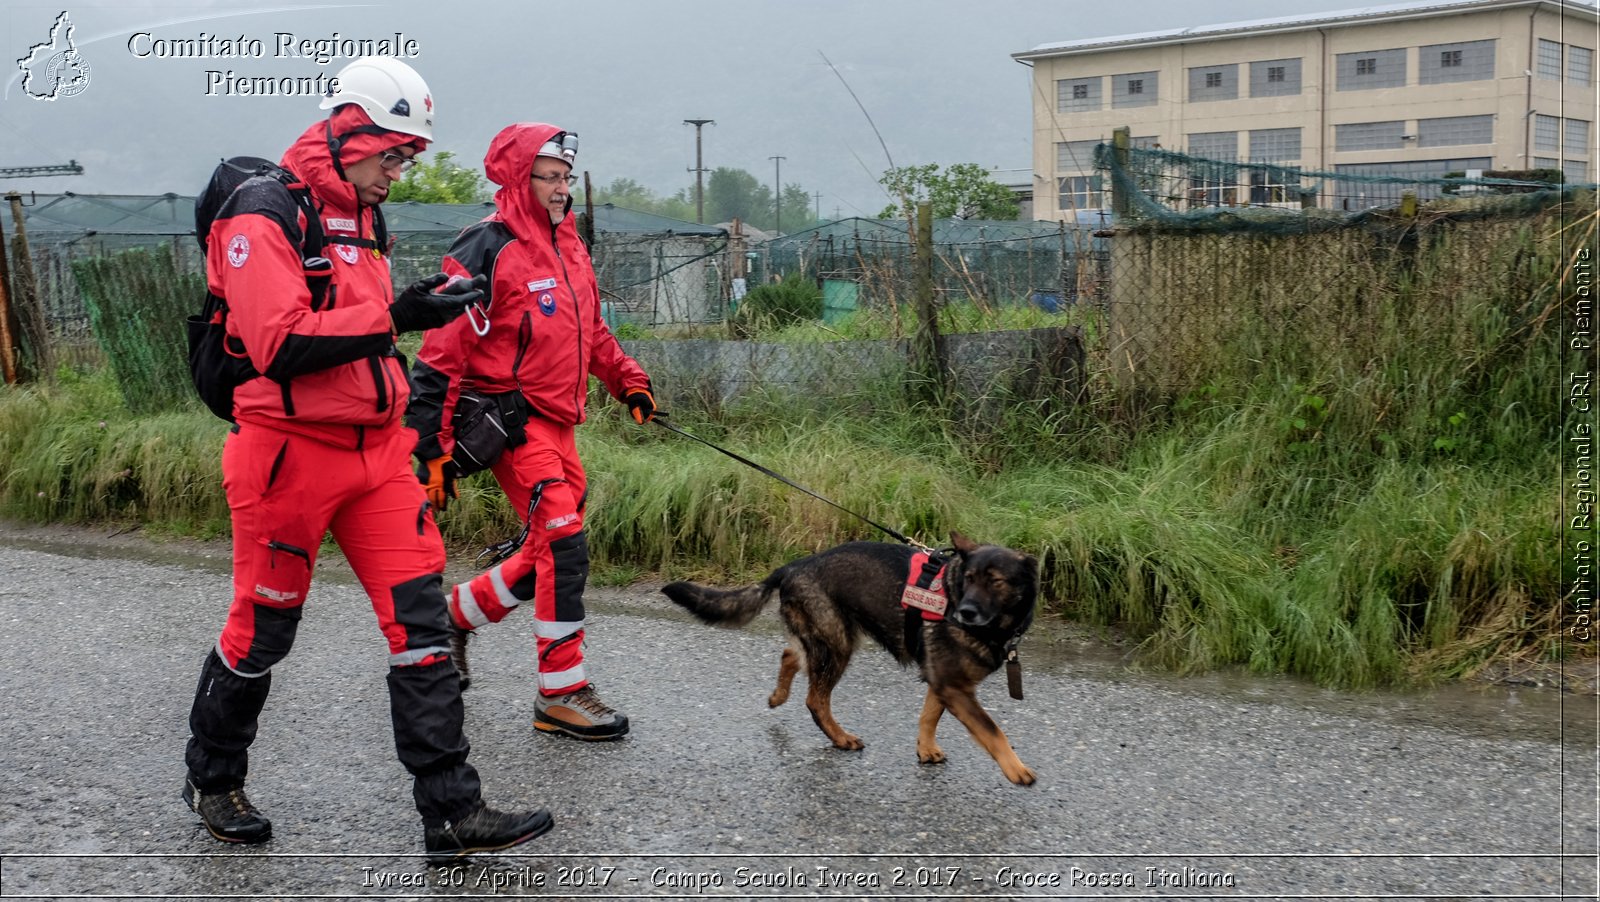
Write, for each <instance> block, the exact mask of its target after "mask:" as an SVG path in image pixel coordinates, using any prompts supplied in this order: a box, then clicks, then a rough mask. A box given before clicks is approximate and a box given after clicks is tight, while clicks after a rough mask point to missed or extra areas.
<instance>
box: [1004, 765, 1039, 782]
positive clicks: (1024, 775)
mask: <svg viewBox="0 0 1600 902" xmlns="http://www.w3.org/2000/svg"><path fill="white" fill-rule="evenodd" d="M1006 779H1007V780H1010V781H1011V782H1013V783H1015V784H1017V785H1018V786H1032V785H1033V781H1034V780H1035V779H1037V778H1036V777H1034V775H1033V769H1032V768H1030V767H1027V766H1026V765H1023V766H1020V767H1018V768H1017V769H1016V770H1015V771H1009V770H1008V771H1006Z"/></svg>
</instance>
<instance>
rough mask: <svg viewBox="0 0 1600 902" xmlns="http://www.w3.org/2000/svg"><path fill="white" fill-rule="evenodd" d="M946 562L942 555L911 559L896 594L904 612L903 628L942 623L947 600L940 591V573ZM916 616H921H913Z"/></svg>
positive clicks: (918, 554) (920, 555)
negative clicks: (904, 585) (925, 622)
mask: <svg viewBox="0 0 1600 902" xmlns="http://www.w3.org/2000/svg"><path fill="white" fill-rule="evenodd" d="M947 563H949V560H948V559H947V558H946V557H945V556H944V555H942V554H929V553H927V552H925V551H918V552H915V553H913V554H912V555H911V570H910V572H909V573H907V574H906V587H905V589H904V590H903V591H902V592H901V593H900V606H901V607H903V608H905V609H906V620H907V621H908V623H907V627H908V628H910V627H911V626H915V625H917V624H916V623H915V621H917V620H943V619H944V611H945V608H946V607H948V606H949V605H950V597H949V596H948V595H946V594H945V591H944V571H945V565H946V564H947ZM917 614H920V615H921V616H920V617H919V616H915V615H917Z"/></svg>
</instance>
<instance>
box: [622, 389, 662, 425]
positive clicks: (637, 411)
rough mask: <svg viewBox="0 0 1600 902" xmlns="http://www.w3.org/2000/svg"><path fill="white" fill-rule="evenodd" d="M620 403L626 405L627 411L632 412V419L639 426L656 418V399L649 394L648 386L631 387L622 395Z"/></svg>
mask: <svg viewBox="0 0 1600 902" xmlns="http://www.w3.org/2000/svg"><path fill="white" fill-rule="evenodd" d="M622 403H624V404H626V405H628V412H629V413H631V414H633V421H634V422H635V423H638V424H639V425H640V426H643V425H644V424H646V423H648V422H650V421H651V420H653V419H655V418H656V399H655V396H654V395H652V394H650V389H648V388H632V389H629V390H628V392H627V394H625V395H623V396H622Z"/></svg>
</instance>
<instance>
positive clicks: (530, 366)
mask: <svg viewBox="0 0 1600 902" xmlns="http://www.w3.org/2000/svg"><path fill="white" fill-rule="evenodd" d="M559 132H560V129H558V128H556V127H555V126H553V125H545V124H543V123H519V124H517V125H511V126H508V127H506V128H505V129H503V130H502V131H501V132H500V134H498V135H496V136H495V138H494V141H493V142H491V143H490V145H489V153H488V155H487V156H485V157H484V161H483V162H484V171H485V172H486V173H487V174H488V176H489V179H490V180H491V181H493V182H494V183H495V184H498V185H500V186H502V187H501V188H500V190H499V191H497V192H496V193H495V196H494V202H495V207H496V210H495V212H494V213H493V214H491V215H490V216H489V217H487V218H486V219H484V220H483V221H481V222H479V223H476V224H474V225H472V226H469V227H468V228H467V229H466V230H465V231H463V232H462V233H461V235H460V236H459V237H458V238H457V239H456V241H455V244H453V245H452V246H451V247H450V251H449V253H448V254H447V255H446V256H445V258H444V263H443V269H444V271H445V272H447V273H450V274H451V275H461V276H468V277H470V276H475V275H478V274H480V273H482V274H487V275H489V277H490V280H489V297H488V301H487V305H486V306H487V307H488V314H489V323H490V325H489V331H488V334H486V335H484V336H482V337H481V338H480V337H479V336H478V335H477V333H476V332H475V331H474V330H473V328H472V325H471V323H470V322H469V321H468V318H467V317H465V316H463V317H461V318H459V319H457V320H455V321H453V322H451V323H449V324H448V325H445V326H443V327H441V328H438V329H434V330H432V331H430V332H428V333H427V335H426V336H425V337H424V339H423V342H422V350H421V351H419V352H418V353H417V362H416V364H415V365H414V366H413V367H412V372H411V378H412V402H411V409H410V416H409V418H408V420H409V423H410V425H411V426H413V427H414V428H415V429H416V430H417V432H418V433H419V434H420V435H421V441H420V443H419V444H418V446H417V455H418V456H419V457H421V458H422V459H424V460H428V459H432V458H435V457H439V456H442V455H443V454H445V453H448V452H449V450H451V449H453V448H454V446H455V442H454V438H453V436H452V435H451V429H450V418H451V416H452V414H453V413H454V411H455V406H456V398H457V397H458V396H459V394H460V391H461V389H462V388H463V387H465V388H470V389H472V390H474V391H480V392H485V393H500V392H510V391H517V390H519V389H520V390H521V392H522V396H523V397H524V398H525V399H526V400H527V402H528V404H529V406H530V407H531V413H532V415H533V416H539V417H543V418H545V419H547V420H553V421H555V422H557V423H560V424H563V425H568V426H572V425H577V424H578V423H581V422H583V420H584V417H585V411H584V400H585V396H586V395H587V393H588V388H589V376H590V375H591V374H592V375H594V376H595V377H597V378H599V380H600V381H601V382H602V383H603V384H604V385H605V387H606V390H607V391H609V392H610V393H611V394H612V396H613V397H616V398H622V397H623V396H624V395H626V394H627V392H628V391H629V390H631V389H635V388H646V387H648V385H649V382H650V380H649V378H648V377H647V376H646V375H645V372H644V370H643V369H642V368H640V366H639V364H638V363H636V362H635V361H634V360H633V358H631V357H629V356H628V355H627V353H626V352H624V351H623V350H622V346H621V345H619V344H618V343H617V339H616V337H615V336H614V335H612V334H611V330H610V329H609V328H607V326H606V324H605V321H604V320H603V319H601V318H600V290H599V287H598V286H597V285H596V283H595V276H594V266H593V264H592V263H591V262H590V260H589V252H588V250H586V249H585V248H584V246H583V241H582V240H581V239H579V238H578V229H577V225H576V224H575V223H574V218H575V217H573V216H570V215H569V216H567V217H565V218H563V219H562V220H561V222H560V223H559V224H555V225H552V224H551V222H550V216H549V213H547V212H546V211H545V209H544V208H543V207H541V206H539V205H538V203H537V200H536V198H535V197H534V193H533V186H532V185H531V184H530V183H529V181H528V176H529V175H530V174H531V173H532V172H533V161H534V157H535V156H537V155H538V151H539V147H540V146H541V145H543V144H544V142H546V141H548V140H549V139H550V138H551V137H553V136H554V135H556V134H557V133H559Z"/></svg>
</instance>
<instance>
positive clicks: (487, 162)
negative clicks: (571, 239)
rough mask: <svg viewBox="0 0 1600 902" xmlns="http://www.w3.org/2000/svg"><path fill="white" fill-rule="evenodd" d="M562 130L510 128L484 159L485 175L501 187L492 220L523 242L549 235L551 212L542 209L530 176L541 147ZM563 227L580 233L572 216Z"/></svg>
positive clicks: (530, 125)
mask: <svg viewBox="0 0 1600 902" xmlns="http://www.w3.org/2000/svg"><path fill="white" fill-rule="evenodd" d="M561 131H562V130H561V129H559V128H557V127H556V126H554V125H549V124H547V123H544V122H518V123H515V124H512V125H508V126H506V127H505V128H503V129H501V130H500V133H499V134H498V135H495V136H494V140H493V141H490V142H489V152H488V153H487V154H485V155H484V157H483V171H484V173H485V174H486V175H488V176H489V181H491V182H494V183H495V184H496V185H499V186H500V190H499V191H496V192H495V193H494V205H495V207H496V211H495V213H494V215H492V216H490V217H489V218H490V219H498V220H500V221H501V222H504V223H505V224H506V225H507V226H509V227H510V229H511V234H513V235H515V236H517V238H518V239H520V240H522V241H527V240H529V239H530V238H533V237H534V236H536V235H538V236H548V235H549V231H548V230H549V228H550V213H549V211H547V210H545V208H544V207H541V206H539V202H538V200H537V198H535V197H534V195H533V184H532V183H531V182H529V180H528V177H529V176H530V175H532V174H533V160H534V158H535V157H537V156H538V155H539V148H540V147H543V146H544V143H545V142H546V141H549V140H550V139H551V138H553V137H555V136H556V135H558V134H560V133H561ZM561 225H562V227H563V228H567V229H572V230H573V234H577V227H576V226H575V225H573V224H572V217H570V216H569V217H567V218H566V219H563V220H562V221H561ZM546 240H548V237H546Z"/></svg>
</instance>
